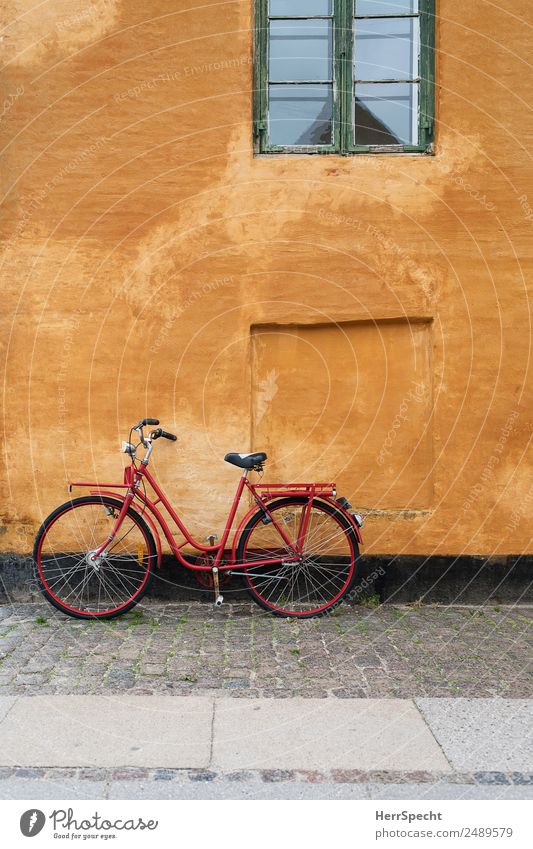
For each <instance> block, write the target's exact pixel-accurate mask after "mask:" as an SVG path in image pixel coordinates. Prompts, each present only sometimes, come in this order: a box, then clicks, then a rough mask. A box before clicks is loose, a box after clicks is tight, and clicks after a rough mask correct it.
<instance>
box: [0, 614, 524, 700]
mask: <svg viewBox="0 0 533 849" xmlns="http://www.w3.org/2000/svg"><path fill="white" fill-rule="evenodd" d="M532 620H533V608H532V607H527V606H522V607H520V606H501V607H499V606H484V607H476V608H472V607H470V608H468V607H444V606H425V607H416V606H411V607H410V606H392V605H382V606H381V607H377V608H371V607H365V606H363V605H359V606H355V607H348V606H341V607H340V608H339V609H337V611H335V612H334V614H333V615H331V616H329V617H324V618H322V619H312V620H307V621H304V622H295V621H293V620H286V619H280V618H275V617H272V616H270V615H268V614H266V613H264V612H263V611H261V610H260V609H259V608H258V607H257V606H256V605H255V604H253V603H250V604H247V603H244V604H243V603H239V604H228V605H224V606H223V607H222V608H220V609H218V610H214V609H213V607H212V606H211V605H209V604H206V603H201V602H192V603H175V602H174V603H168V604H165V603H161V602H151V601H147V602H145V603H143V604H142V605H139V606H138V607H137V608H135V609H134V610H133V611H131V612H130V613H128V614H126V615H124V616H122V617H119V618H118V619H114V620H110V621H107V622H87V621H80V620H75V619H69V618H67V617H65V616H63V615H62V614H60V613H59V612H57V611H55V610H54V609H53V608H52V607H50V605H48V604H47V603H42V604H7V605H2V606H0V694H4V695H6V694H21V695H34V694H46V693H50V694H53V693H61V694H68V693H78V694H89V693H102V692H112V691H115V692H129V693H144V694H149V693H162V692H163V693H172V694H176V695H188V694H194V695H202V694H209V695H217V694H222V695H225V696H228V695H231V696H234V697H247V698H253V697H264V698H268V697H270V698H272V697H279V698H286V697H291V696H307V697H310V698H319V697H320V698H321V697H323V698H326V697H334V698H335V697H336V698H365V697H367V698H383V697H403V698H406V697H408V698H415V697H420V696H428V697H429V696H433V697H435V696H447V697H450V696H462V697H478V698H479V697H497V696H501V697H507V698H528V697H530V696H531V693H532V681H531V674H530V671H529V670H528V664H529V662H530V659H531V656H532V652H531V623H532Z"/></svg>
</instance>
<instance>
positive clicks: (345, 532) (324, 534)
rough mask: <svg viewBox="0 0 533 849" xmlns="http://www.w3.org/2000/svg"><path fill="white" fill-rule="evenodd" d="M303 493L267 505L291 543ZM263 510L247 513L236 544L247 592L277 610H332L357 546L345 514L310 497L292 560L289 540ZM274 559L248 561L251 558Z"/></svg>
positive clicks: (349, 576) (304, 613) (300, 613)
mask: <svg viewBox="0 0 533 849" xmlns="http://www.w3.org/2000/svg"><path fill="white" fill-rule="evenodd" d="M307 504H308V499H306V498H284V499H282V500H280V501H278V502H276V503H275V504H272V505H270V504H269V506H268V509H269V510H270V512H271V513H272V515H273V516H274V518H275V520H276V522H277V523H278V524H279V526H280V527H281V528H283V531H284V533H285V535H286V537H287V538H288V539H289V540H290V542H291V543H296V540H297V539H298V533H299V529H300V524H301V521H302V517H303V514H304V510H305V507H306V505H307ZM264 519H265V514H264V512H263V511H262V510H258V511H257V513H254V515H253V516H252V517H251V518H250V520H249V522H248V523H247V525H246V526H245V528H244V530H243V532H242V535H241V538H240V540H239V543H238V547H237V562H238V563H239V564H240V565H241V566H242V571H243V572H245V576H244V582H245V586H246V588H247V589H248V592H249V593H250V595H251V596H252V598H253V599H254V601H256V602H257V604H259V605H260V606H261V607H263V608H265V610H269V611H270V612H271V613H274V614H276V615H278V616H292V617H296V618H300V619H308V618H310V617H312V616H322V615H324V614H325V613H327V612H329V611H330V610H333V608H334V607H336V606H337V605H338V604H339V603H340V602H341V601H342V599H343V598H344V597H345V595H346V594H347V593H348V592H349V590H350V588H351V586H352V584H353V581H354V579H355V574H356V570H355V561H356V559H357V557H358V555H359V548H358V544H357V538H356V536H355V533H354V529H353V527H352V525H351V524H350V522H349V520H348V519H347V518H346V516H344V515H343V514H342V513H341V512H340V511H339V510H336V509H335V508H334V506H333V505H330V504H327V503H325V502H322V501H318V500H316V499H315V500H314V501H313V504H312V508H311V513H310V517H309V526H308V530H307V534H306V537H305V544H304V547H303V551H302V556H301V558H300V559H299V560H298V562H295V558H294V557H293V556H292V553H291V550H290V548H289V546H287V545H286V543H285V541H284V540H283V538H282V536H281V534H280V533H279V531H278V530H277V529H276V526H275V524H274V523H273V522H268V523H267V524H265V522H264ZM278 557H279V562H278V563H275V564H269V565H258V566H256V567H254V566H253V563H254V561H256V560H264V559H267V558H268V559H272V558H278Z"/></svg>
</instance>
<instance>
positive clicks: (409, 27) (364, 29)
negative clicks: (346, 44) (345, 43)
mask: <svg viewBox="0 0 533 849" xmlns="http://www.w3.org/2000/svg"><path fill="white" fill-rule="evenodd" d="M418 45H419V38H418V19H417V18H403V19H402V18H382V19H377V20H376V19H373V18H370V19H364V20H356V21H355V51H354V61H355V79H357V80H411V79H414V78H416V77H417V76H418V53H419V46H418Z"/></svg>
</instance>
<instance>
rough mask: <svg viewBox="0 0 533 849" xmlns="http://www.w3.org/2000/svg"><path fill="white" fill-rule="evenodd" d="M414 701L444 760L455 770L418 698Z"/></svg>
mask: <svg viewBox="0 0 533 849" xmlns="http://www.w3.org/2000/svg"><path fill="white" fill-rule="evenodd" d="M412 701H413V704H414V706H415V710H416V711H418V713H419V714H420V717H421V719H422V722H423V723H424V725H425V726H426V728H427V729H428V731H429V733H430V734H431V736H432V737H433V739H434V740H435V743H436V744H437V746H438V747H439V749H440V750H441V752H442V756H443V758H444V760H445V761H446V763H447V764H448V766H449V767H450V769H451V770H452V771H453V764H452V763H451V762H450V759H449V757H448V755H447V754H446V752H445V751H444V749H443V747H442V744H441V742H440V740H438V739H437V738H436V737H435V734H434V733H433V730H432V728H431V725H430V724H429V722H428V720H427V717H426V716H425V715H424V712H423V710H422V709H421V707H420V705H419V704H418V700H417V699H413V700H412Z"/></svg>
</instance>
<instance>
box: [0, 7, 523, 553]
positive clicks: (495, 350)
mask: <svg viewBox="0 0 533 849" xmlns="http://www.w3.org/2000/svg"><path fill="white" fill-rule="evenodd" d="M439 5H440V12H441V18H440V21H439V25H438V69H437V81H438V89H437V103H438V107H437V108H438V119H439V122H438V133H437V144H436V156H434V157H413V156H404V157H392V156H390V157H386V156H379V157H351V158H349V157H347V158H341V157H301V158H290V157H278V158H262V159H258V158H254V157H253V154H252V146H251V85H252V66H251V55H252V53H251V51H252V44H251V20H252V19H251V11H252V0H246V2H242V1H241V2H233V1H232V0H230V1H229V2H221V3H217V4H201V3H200V2H195V0H190V2H187V3H182V2H178V3H175V4H169V3H167V2H163V0H143V2H142V3H141V2H138V0H128V2H126V0H98V2H92V3H91V4H88V3H86V2H84V0H61V2H56V0H54V3H51V2H48V3H44V4H40V5H37V6H34V4H33V3H30V2H27V1H26V0H24V2H22V0H12V2H10V3H8V4H5V7H4V8H5V10H6V20H7V26H6V28H5V30H4V38H3V40H2V42H1V46H2V51H3V63H4V68H3V71H2V75H1V85H2V98H3V105H2V115H1V121H0V133H1V146H2V149H3V154H2V171H1V174H2V193H3V196H4V203H3V212H2V222H1V236H2V307H3V309H2V314H1V318H0V322H1V339H2V343H3V346H4V356H5V380H4V384H3V385H4V399H5V405H4V426H5V437H4V443H3V446H4V449H5V466H4V473H5V488H4V498H3V510H4V512H5V516H4V526H3V532H4V533H3V540H2V546H3V548H4V549H5V550H14V551H19V552H27V551H28V550H30V548H31V540H32V537H33V534H34V532H35V528H36V525H37V524H38V523H39V521H40V520H41V518H42V517H43V515H45V514H46V513H47V512H48V511H49V510H50V509H51V508H52V507H53V506H55V505H56V504H57V503H59V502H61V501H62V500H64V498H65V495H66V490H65V484H66V482H67V481H68V480H69V479H76V478H80V477H81V478H83V477H85V478H87V477H89V478H90V477H92V476H100V477H101V478H105V479H112V478H113V477H116V478H120V475H121V469H122V457H121V455H120V453H119V446H120V440H121V439H122V438H126V437H127V431H128V427H129V425H130V424H131V423H132V422H134V421H136V420H138V419H139V418H140V417H141V416H142V415H145V414H148V415H156V416H158V417H160V418H161V421H162V422H163V423H164V425H165V426H166V427H167V428H168V429H169V430H175V431H176V432H177V433H178V434H179V442H178V443H177V444H176V445H170V444H168V443H164V444H161V443H159V444H158V446H157V448H158V450H157V452H156V454H157V456H156V460H155V466H156V468H157V471H158V474H159V476H160V479H161V481H162V482H163V484H164V485H166V486H167V487H168V490H169V493H170V494H171V495H172V496H173V498H174V499H175V501H176V503H177V505H179V506H180V507H181V508H183V510H184V511H185V512H187V513H188V514H189V516H190V517H191V518H192V520H193V525H194V527H195V529H196V530H197V531H198V533H204V532H205V533H207V532H208V531H211V530H215V531H217V530H218V529H219V527H220V525H221V522H222V519H223V515H224V509H225V505H226V500H227V499H228V497H229V495H230V493H231V492H232V489H233V486H234V484H235V478H236V472H235V471H234V470H232V468H231V467H229V466H227V465H225V464H224V463H223V462H222V460H221V458H222V456H223V454H224V453H225V452H226V451H228V450H241V451H245V450H248V449H251V448H255V449H261V448H262V447H263V445H262V444H258V442H256V440H257V441H258V440H263V441H266V442H267V443H268V450H269V452H270V453H271V455H272V458H273V465H272V467H271V468H272V474H274V473H275V475H276V476H286V475H287V476H288V475H291V476H295V477H297V478H300V479H305V477H310V476H312V477H314V476H315V475H316V476H327V477H328V478H335V477H336V478H338V479H339V483H340V484H341V486H340V487H339V489H340V491H341V492H342V494H345V495H347V496H349V497H353V500H354V503H355V504H356V505H357V506H358V507H362V508H365V509H367V510H369V511H370V516H369V519H368V522H367V529H366V541H367V543H368V546H369V549H370V550H373V551H376V552H404V553H430V552H434V551H437V552H439V553H441V554H453V553H459V552H470V553H481V554H499V553H506V552H519V551H532V550H533V549H532V542H531V536H532V533H531V531H532V525H533V523H532V520H531V510H532V507H533V475H532V452H531V448H530V437H531V430H532V421H533V416H532V413H531V409H532V403H531V402H532V387H531V380H530V373H529V359H530V346H531V333H530V331H531V328H530V309H529V300H528V298H529V297H530V294H531V291H530V290H531V279H530V270H531V258H532V256H531V255H532V249H531V236H532V226H533V212H532V210H531V207H533V181H532V176H533V169H532V166H531V143H532V130H533V120H532V117H531V110H530V108H529V106H528V103H529V102H530V97H531V90H532V81H531V69H530V64H529V59H530V35H529V30H528V27H527V26H525V25H524V21H526V20H527V18H528V15H529V14H530V4H529V3H528V2H527V0H512V2H511V0H506V2H504V3H500V4H498V6H496V5H494V4H488V3H487V4H486V3H483V2H465V0H441V2H440V4H439ZM391 320H392V321H391ZM373 322H376V324H375V325H374V324H373ZM335 323H339V327H340V330H339V328H337V329H335ZM309 324H315V325H317V327H316V328H314V329H309V328H307V325H309ZM280 325H281V327H280ZM287 325H289V326H290V327H289V328H287ZM295 327H296V328H297V331H296V333H295V334H293V330H294V328H295ZM291 328H292V330H291ZM411 331H412V332H411ZM287 332H289V334H293V337H295V338H297V342H295V343H294V344H295V345H296V347H295V348H291V345H290V344H288V342H287V336H286V334H287ZM265 333H267V334H268V335H266V336H265ZM276 334H278V336H277V341H276ZM266 339H269V340H270V341H269V343H268V344H266V343H265V340H266ZM272 340H274V341H272ZM291 344H292V343H291ZM265 345H266V347H265ZM298 346H299V347H298ZM302 346H303V348H302ZM346 346H347V347H346ZM304 348H305V350H308V351H310V354H309V356H305V355H304V354H303V350H304ZM342 357H344V360H343V361H342V363H340V362H339V358H342ZM319 362H320V363H321V366H320V368H319V367H318V365H317V363H319ZM421 375H422V376H421ZM328 381H329V382H330V383H331V385H332V387H333V388H332V391H331V392H330V391H329V390H328V389H327V387H328V386H329V383H328ZM412 381H414V383H412V386H413V387H414V390H413V391H415V392H416V386H418V385H419V384H423V389H421V390H420V392H421V393H422V396H423V400H422V401H419V400H416V399H415V400H412V402H411V403H410V404H409V403H408V404H407V410H405V403H404V396H405V393H406V392H408V390H409V387H410V386H411V382H412ZM402 405H404V406H402ZM347 410H348V411H349V414H348V415H346V411H347ZM317 414H320V415H321V416H322V421H323V423H324V427H323V428H322V427H321V428H314V429H313V427H312V426H311V427H310V416H312V415H317ZM374 414H376V415H374ZM399 416H400V424H399V425H398V424H397V423H398V420H399V419H398V417H399ZM391 430H393V431H396V432H397V436H393V437H390V438H389V441H390V442H391V445H390V446H388V447H389V453H385V454H383V452H382V447H383V445H384V444H385V442H386V440H387V437H388V434H389V433H390V432H391ZM252 437H254V442H253V444H251V438H252ZM287 446H289V447H290V450H287ZM348 449H349V458H347V457H346V453H347V451H348ZM380 452H381V453H380ZM383 458H384V461H383V462H381V460H383ZM326 472H327V475H326Z"/></svg>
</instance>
